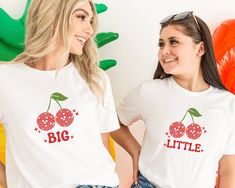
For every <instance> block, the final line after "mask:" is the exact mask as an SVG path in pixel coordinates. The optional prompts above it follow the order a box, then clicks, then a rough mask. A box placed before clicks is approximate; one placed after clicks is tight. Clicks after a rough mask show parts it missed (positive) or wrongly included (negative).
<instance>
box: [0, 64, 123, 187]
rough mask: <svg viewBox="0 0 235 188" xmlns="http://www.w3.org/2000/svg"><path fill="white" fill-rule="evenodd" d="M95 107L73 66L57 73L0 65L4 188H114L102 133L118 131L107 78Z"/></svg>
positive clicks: (112, 169) (112, 168) (115, 180)
mask: <svg viewBox="0 0 235 188" xmlns="http://www.w3.org/2000/svg"><path fill="white" fill-rule="evenodd" d="M104 77H105V78H106V92H105V99H104V105H102V104H98V102H97V99H96V97H95V96H94V94H93V93H92V92H91V91H90V89H89V87H88V84H87V83H86V82H85V81H84V80H83V79H82V77H81V76H80V75H79V73H78V71H77V69H76V68H75V66H74V64H73V63H70V64H69V65H67V66H65V67H64V68H63V69H62V70H61V71H60V72H59V73H58V74H57V76H56V71H40V70H37V69H33V68H30V67H28V66H27V65H25V64H24V63H19V64H2V65H0V118H1V119H0V120H1V122H3V123H4V126H5V132H6V139H7V146H6V171H7V183H8V188H74V187H75V186H77V185H79V184H91V185H106V186H116V185H118V183H119V180H118V177H117V173H116V171H115V163H114V161H113V160H112V158H111V156H110V155H109V152H108V151H107V150H106V148H105V147H104V145H103V142H102V138H101V133H105V132H110V131H113V130H116V129H118V128H119V123H118V119H117V115H116V112H115V107H114V102H113V98H112V91H111V87H110V83H109V79H108V78H107V76H106V75H105V76H104Z"/></svg>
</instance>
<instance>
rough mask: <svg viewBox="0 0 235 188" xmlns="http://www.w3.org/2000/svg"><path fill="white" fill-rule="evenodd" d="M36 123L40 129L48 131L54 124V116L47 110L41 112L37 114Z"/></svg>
mask: <svg viewBox="0 0 235 188" xmlns="http://www.w3.org/2000/svg"><path fill="white" fill-rule="evenodd" d="M37 124H38V127H39V128H40V129H41V130H43V131H48V130H50V129H52V128H53V127H54V126H55V117H54V116H53V115H52V114H51V113H49V112H43V113H41V114H40V115H39V116H38V118H37Z"/></svg>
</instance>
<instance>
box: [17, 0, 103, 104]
mask: <svg viewBox="0 0 235 188" xmlns="http://www.w3.org/2000/svg"><path fill="white" fill-rule="evenodd" d="M86 1H88V2H89V3H90V6H91V9H92V12H93V19H92V23H91V25H92V28H93V30H94V34H95V33H96V31H97V14H96V10H95V6H94V4H93V2H92V1H91V0H32V2H31V5H30V7H29V11H28V16H27V22H26V35H25V50H24V52H22V53H21V54H20V55H18V56H17V57H16V58H15V59H14V60H13V62H14V63H34V64H36V63H37V62H38V61H39V60H41V59H42V58H43V57H45V56H46V55H47V54H49V53H51V52H53V51H54V50H56V49H57V48H58V46H62V47H63V50H62V53H61V61H59V62H58V63H57V65H56V69H57V71H59V70H60V69H61V68H62V67H63V66H65V64H66V63H67V59H69V60H70V61H72V62H73V63H74V64H75V66H76V68H77V69H78V71H79V72H80V74H81V76H82V77H83V79H84V80H85V81H86V82H87V83H88V85H89V87H90V89H91V91H92V92H93V93H94V94H95V95H96V97H97V98H98V100H99V101H101V100H102V99H103V96H104V87H105V83H104V82H105V79H104V77H103V76H102V75H103V74H102V70H101V69H100V68H99V67H98V66H97V63H98V62H99V57H98V53H97V47H96V44H95V42H94V40H93V38H90V39H88V40H87V41H86V43H85V45H84V47H83V54H82V55H75V54H71V53H69V50H70V49H69V46H70V44H69V41H68V39H67V36H68V35H69V33H70V32H71V28H70V21H71V16H72V13H73V11H74V8H75V5H76V4H77V3H79V2H81V3H82V2H86Z"/></svg>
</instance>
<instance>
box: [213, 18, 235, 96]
mask: <svg viewBox="0 0 235 188" xmlns="http://www.w3.org/2000/svg"><path fill="white" fill-rule="evenodd" d="M212 38H213V47H214V50H215V57H216V62H217V65H218V68H219V72H220V76H221V79H222V81H223V83H224V85H225V86H226V87H227V89H228V90H229V91H231V92H232V93H234V94H235V19H230V20H225V21H223V22H222V23H221V24H220V25H219V27H217V28H216V30H215V31H214V33H213V36H212Z"/></svg>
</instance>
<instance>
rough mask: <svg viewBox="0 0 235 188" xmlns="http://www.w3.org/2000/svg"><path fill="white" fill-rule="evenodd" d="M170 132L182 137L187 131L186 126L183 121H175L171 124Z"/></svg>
mask: <svg viewBox="0 0 235 188" xmlns="http://www.w3.org/2000/svg"><path fill="white" fill-rule="evenodd" d="M169 132H170V134H171V136H173V137H174V138H180V137H182V136H183V135H184V133H185V126H184V124H183V123H181V122H178V121H177V122H174V123H172V124H171V125H170V127H169Z"/></svg>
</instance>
